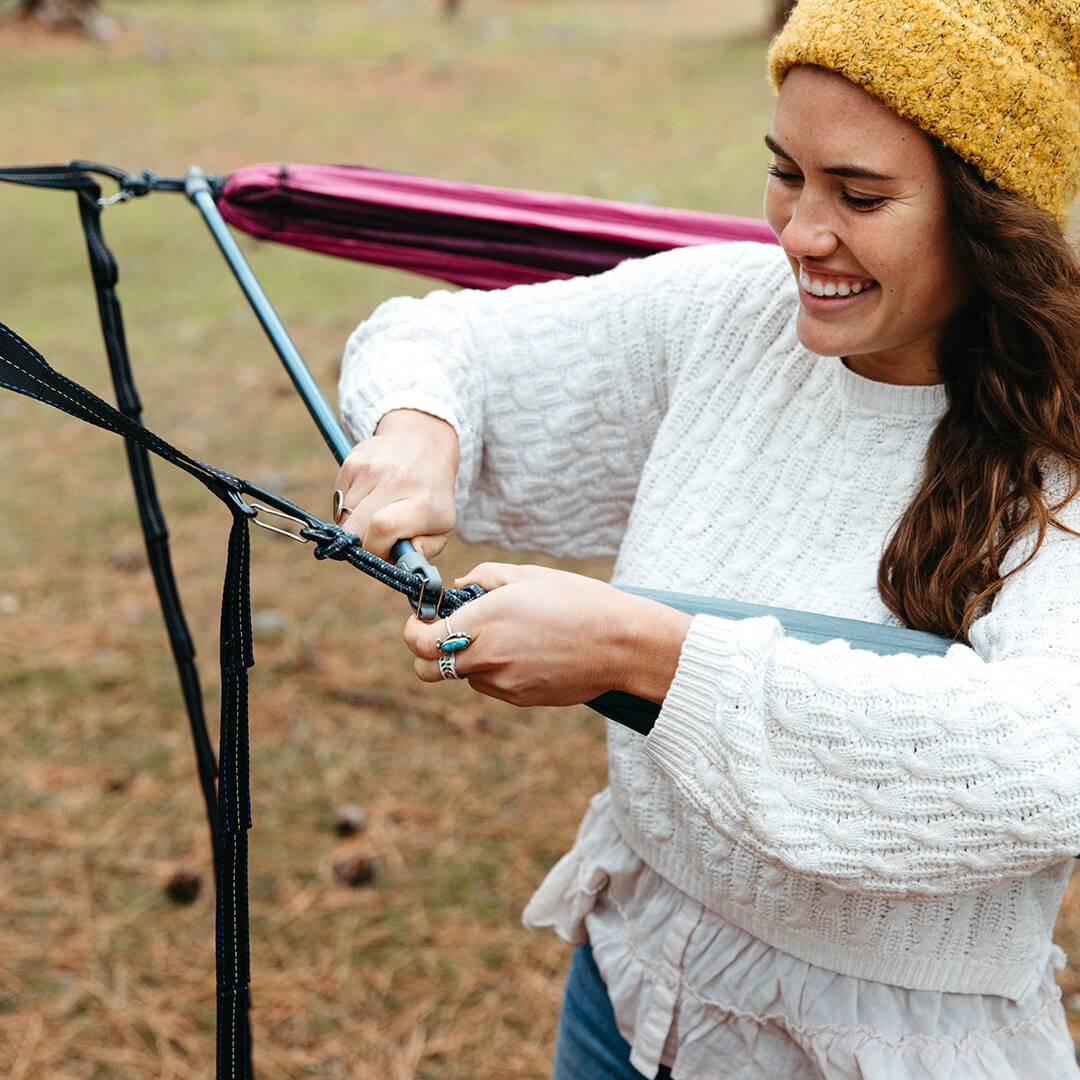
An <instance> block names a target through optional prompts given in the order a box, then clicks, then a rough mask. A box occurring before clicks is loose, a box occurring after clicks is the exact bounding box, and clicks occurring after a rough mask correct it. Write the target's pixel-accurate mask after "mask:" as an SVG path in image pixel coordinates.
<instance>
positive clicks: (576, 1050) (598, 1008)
mask: <svg viewBox="0 0 1080 1080" xmlns="http://www.w3.org/2000/svg"><path fill="white" fill-rule="evenodd" d="M670 1077H671V1071H670V1070H669V1069H668V1068H667V1066H661V1067H660V1071H659V1072H658V1073H657V1074H656V1080H670ZM551 1080H642V1077H641V1073H639V1072H638V1071H637V1069H635V1068H634V1067H633V1066H632V1065H631V1064H630V1044H629V1043H628V1042H627V1041H626V1040H625V1039H624V1038H623V1037H622V1036H621V1035H620V1034H619V1029H618V1028H617V1027H616V1026H615V1013H614V1012H613V1010H612V1008H611V1002H610V1001H609V1000H608V995H607V987H606V986H605V985H604V980H603V979H602V978H601V977H600V972H599V971H598V970H597V968H596V962H595V961H594V960H593V955H592V948H591V947H590V945H589V943H588V942H586V943H585V944H584V945H579V946H578V947H577V948H576V949H575V950H574V958H573V960H572V961H571V962H570V974H569V976H568V977H567V979H566V990H565V991H564V993H563V1002H562V1011H561V1012H560V1013H559V1030H558V1033H557V1035H556V1037H555V1064H554V1066H553V1068H552V1072H551Z"/></svg>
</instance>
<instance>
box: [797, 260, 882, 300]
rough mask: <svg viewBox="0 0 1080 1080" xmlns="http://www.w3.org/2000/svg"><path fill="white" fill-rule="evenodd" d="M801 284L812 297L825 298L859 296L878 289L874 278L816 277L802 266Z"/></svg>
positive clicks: (800, 268)
mask: <svg viewBox="0 0 1080 1080" xmlns="http://www.w3.org/2000/svg"><path fill="white" fill-rule="evenodd" d="M799 284H800V285H801V286H802V288H803V289H804V290H805V291H806V292H808V293H810V295H811V296H823V297H833V296H837V297H843V296H857V295H858V294H859V293H863V292H867V291H868V290H869V289H873V288H876V287H877V282H876V281H874V279H873V278H850V279H848V278H835V277H816V276H815V275H813V274H808V273H807V272H806V269H805V267H802V266H800V267H799Z"/></svg>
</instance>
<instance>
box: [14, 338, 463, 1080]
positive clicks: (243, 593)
mask: <svg viewBox="0 0 1080 1080" xmlns="http://www.w3.org/2000/svg"><path fill="white" fill-rule="evenodd" d="M0 386H3V387H5V388H7V389H9V390H13V391H15V392H16V393H19V394H23V395H25V396H27V397H30V398H34V399H35V400H37V401H41V402H44V403H45V404H48V405H52V406H53V407H54V408H57V409H61V410H62V411H64V412H66V413H68V414H69V415H71V416H74V417H76V418H78V419H80V420H84V421H86V422H87V423H89V424H93V425H95V426H96V427H100V428H104V429H105V430H107V431H112V432H114V433H115V434H117V435H122V436H123V437H124V438H125V439H127V440H128V441H129V442H130V443H135V444H137V445H138V446H139V447H141V448H143V449H144V450H146V451H148V452H149V453H152V454H155V455H157V456H158V457H161V458H163V459H164V460H166V461H168V462H169V463H170V464H172V465H175V466H176V467H177V468H180V469H183V470H184V471H185V472H186V473H188V474H189V475H190V476H193V477H195V479H197V480H198V481H199V482H200V483H202V484H203V485H204V486H205V487H206V488H207V489H208V490H209V491H211V492H212V493H213V494H214V495H215V496H216V497H217V498H219V499H220V500H221V501H222V502H224V503H225V505H226V506H227V507H228V509H229V512H230V513H231V514H232V518H233V525H232V529H231V531H230V534H229V550H228V560H227V566H226V572H225V584H224V589H223V595H222V606H221V647H220V653H221V687H222V693H221V729H220V736H219V738H220V749H219V754H220V775H219V782H218V788H217V800H216V823H217V831H216V836H215V851H216V852H217V856H216V861H217V886H218V887H217V935H216V936H217V976H218V1073H217V1075H218V1077H221V1078H225V1077H228V1078H239V1077H249V1076H250V1075H251V1073H252V1068H251V1042H250V1035H249V1029H248V1009H249V983H250V964H249V955H248V954H249V946H248V897H247V831H248V829H249V828H250V827H251V797H250V790H249V784H248V755H249V749H248V710H247V696H248V685H247V669H248V668H249V667H251V665H252V664H253V662H254V657H253V653H252V646H251V601H250V592H249V561H250V553H249V530H248V522H249V521H250V520H251V519H253V518H254V517H255V516H256V515H257V513H258V510H257V509H256V507H255V506H253V505H252V504H251V503H249V502H248V501H247V500H246V499H245V497H244V496H245V495H252V496H254V497H256V498H259V499H263V500H265V501H266V502H271V503H273V504H274V507H275V509H280V510H282V511H283V512H286V513H290V514H292V515H293V516H294V517H296V518H297V519H298V520H299V521H302V522H304V525H303V527H302V528H301V530H300V532H301V534H302V535H303V537H304V538H305V539H307V540H310V541H312V542H313V543H314V545H315V547H314V555H315V557H316V558H318V559H335V560H340V561H344V562H348V563H350V564H351V565H352V566H355V567H357V568H358V569H361V570H363V571H364V572H365V573H367V574H369V575H370V576H372V577H375V578H377V579H378V580H379V581H381V582H383V583H384V584H386V585H389V586H390V587H391V588H393V589H396V590H397V591H398V592H400V593H402V594H403V595H405V596H407V597H408V598H409V603H410V604H411V605H412V606H413V607H414V608H415V606H416V604H417V603H418V602H419V600H420V597H421V593H422V590H423V588H424V585H423V583H422V582H421V581H420V580H419V579H418V578H417V577H415V576H414V575H412V574H409V573H407V572H406V571H403V570H400V569H399V568H398V567H396V566H394V565H392V564H391V563H388V562H385V561H384V560H382V559H380V558H378V557H377V556H375V555H372V554H371V553H370V552H367V551H364V550H363V547H362V546H361V543H360V538H359V537H357V536H355V535H353V534H351V533H346V532H345V531H344V530H342V529H341V528H339V527H338V526H337V525H336V524H334V523H333V522H328V521H324V520H322V519H321V518H318V517H316V516H315V515H313V514H309V513H308V512H306V511H304V510H302V509H301V508H300V507H298V506H296V505H295V504H293V503H290V502H288V501H287V500H284V499H281V498H280V497H279V496H276V495H274V494H273V493H272V492H269V491H266V490H265V489H264V488H261V487H259V486H258V485H257V484H252V483H250V482H249V481H246V480H244V479H242V478H241V477H238V476H234V475H232V474H231V473H228V472H225V471H223V470H221V469H217V468H215V467H214V466H212V465H207V464H205V463H203V462H201V461H197V460H196V459H194V458H191V457H189V456H188V455H187V454H184V453H183V452H182V451H180V450H178V449H177V448H176V447H174V446H172V445H170V444H169V443H167V442H166V441H165V440H164V439H161V438H159V437H158V436H157V435H155V434H154V433H153V432H152V431H149V430H148V429H147V428H145V427H143V426H142V425H141V424H140V423H138V422H137V421H136V420H134V419H132V418H131V417H129V416H125V415H124V414H123V413H122V412H120V411H119V410H118V409H115V408H113V406H112V405H110V404H108V402H106V401H103V400H102V399H101V398H99V397H97V396H96V395H95V394H93V393H91V392H90V391H89V390H87V389H86V388H85V387H83V386H80V385H79V384H78V383H76V382H73V381H72V380H71V379H68V378H66V377H65V376H63V375H61V374H60V373H59V372H57V371H56V370H54V369H53V368H52V367H50V366H49V365H48V363H46V361H45V359H44V358H43V357H42V356H41V355H40V353H38V352H37V351H36V350H35V349H34V348H33V347H32V346H30V345H29V344H27V342H25V341H24V340H23V339H22V338H21V337H19V335H18V334H16V333H15V332H14V331H12V330H11V329H9V328H8V327H7V326H4V325H3V324H0ZM481 592H482V590H481V589H480V588H479V587H478V586H468V587H466V588H464V589H446V590H445V591H444V592H443V593H442V594H441V595H440V597H439V603H438V611H439V614H440V615H448V614H450V613H451V612H453V611H456V610H457V609H458V608H459V607H461V605H462V604H464V603H467V602H468V601H469V600H471V599H473V598H474V597H476V596H478V595H480V593H481Z"/></svg>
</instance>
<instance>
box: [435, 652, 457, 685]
mask: <svg viewBox="0 0 1080 1080" xmlns="http://www.w3.org/2000/svg"><path fill="white" fill-rule="evenodd" d="M456 661H457V653H452V652H451V653H443V655H442V656H440V657H439V674H440V675H441V676H442V677H443V678H444V679H460V678H461V676H460V675H459V674H458V673H457V668H456V667H455V666H454V665H455V662H456Z"/></svg>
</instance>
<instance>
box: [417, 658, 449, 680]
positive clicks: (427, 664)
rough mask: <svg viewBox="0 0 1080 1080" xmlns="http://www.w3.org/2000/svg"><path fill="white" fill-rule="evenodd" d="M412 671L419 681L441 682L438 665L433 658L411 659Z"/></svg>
mask: <svg viewBox="0 0 1080 1080" xmlns="http://www.w3.org/2000/svg"><path fill="white" fill-rule="evenodd" d="M413 671H415V672H416V677H417V678H418V679H419V680H420V681H421V682H427V683H437V682H442V681H443V677H442V672H441V671H439V665H438V663H437V662H436V661H434V660H421V659H420V658H419V657H417V658H416V659H415V660H414V661H413Z"/></svg>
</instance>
